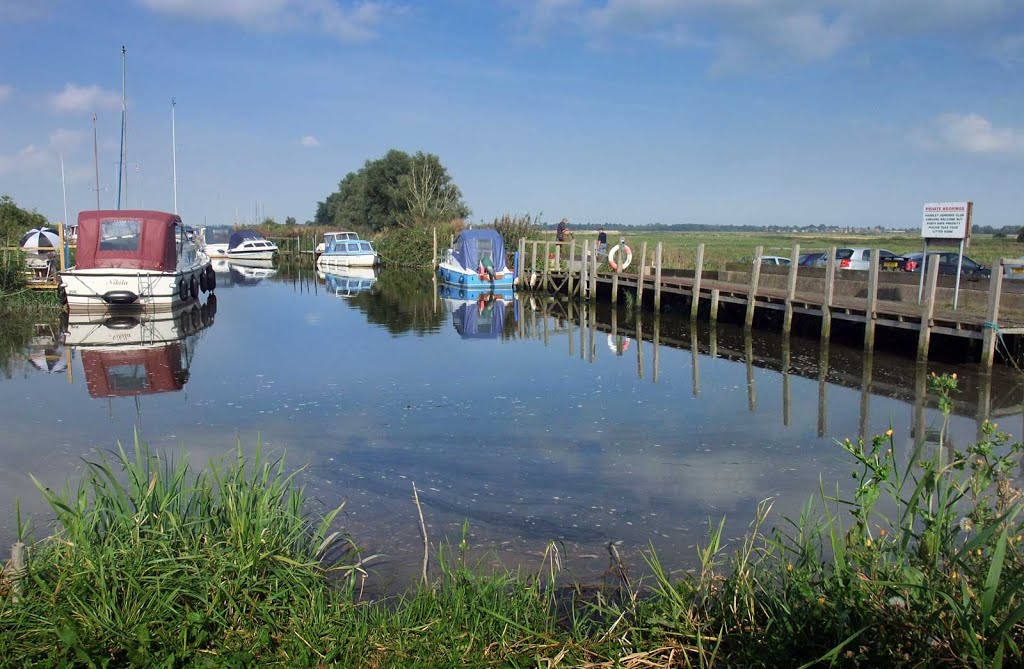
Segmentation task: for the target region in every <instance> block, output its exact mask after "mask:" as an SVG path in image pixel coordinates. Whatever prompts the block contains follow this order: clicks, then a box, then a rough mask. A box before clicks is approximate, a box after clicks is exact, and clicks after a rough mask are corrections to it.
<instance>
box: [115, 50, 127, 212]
mask: <svg viewBox="0 0 1024 669" xmlns="http://www.w3.org/2000/svg"><path fill="white" fill-rule="evenodd" d="M127 61H128V49H126V48H125V47H124V46H123V45H122V46H121V155H120V156H118V159H117V208H118V209H120V208H121V185H122V183H123V184H124V199H125V201H126V202H127V200H128V172H127V167H126V166H125V164H124V160H125V153H127V150H126V147H125V143H126V142H125V136H124V135H125V126H126V125H127V122H128V118H127V117H128V105H127V104H126V102H125V84H126V83H127V73H126V68H127Z"/></svg>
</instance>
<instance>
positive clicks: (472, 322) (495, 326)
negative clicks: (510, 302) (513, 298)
mask: <svg viewBox="0 0 1024 669" xmlns="http://www.w3.org/2000/svg"><path fill="white" fill-rule="evenodd" d="M488 298H490V299H488ZM452 324H453V325H455V331H456V332H458V333H459V335H461V336H462V338H463V339H494V338H497V337H501V334H502V332H504V331H505V302H503V301H502V300H499V299H494V297H493V296H482V297H481V299H480V300H477V301H474V302H465V303H463V304H460V305H459V307H458V308H457V309H456V310H455V312H454V313H453V314H452Z"/></svg>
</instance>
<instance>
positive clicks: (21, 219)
mask: <svg viewBox="0 0 1024 669" xmlns="http://www.w3.org/2000/svg"><path fill="white" fill-rule="evenodd" d="M48 223H49V221H47V220H46V217H45V216H43V215H42V214H40V213H39V212H36V211H28V210H26V209H22V208H21V207H19V206H18V205H17V204H16V203H15V202H14V200H13V199H12V198H11V196H10V195H3V196H0V244H2V243H3V242H4V240H9V241H10V242H11V244H16V243H17V242H18V241H19V240H20V239H21V237H22V235H24V234H25V233H26V232H28V231H29V230H31V229H32V228H41V227H43V226H44V225H47V224H48Z"/></svg>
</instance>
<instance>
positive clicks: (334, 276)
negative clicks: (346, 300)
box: [316, 267, 380, 297]
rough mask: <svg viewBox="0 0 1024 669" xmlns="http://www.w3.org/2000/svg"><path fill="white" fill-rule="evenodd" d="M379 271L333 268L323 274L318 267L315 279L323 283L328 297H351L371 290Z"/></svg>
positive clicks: (368, 268) (358, 268) (364, 268)
mask: <svg viewBox="0 0 1024 669" xmlns="http://www.w3.org/2000/svg"><path fill="white" fill-rule="evenodd" d="M379 274H380V270H379V269H377V268H376V267H335V268H332V269H331V271H329V272H325V271H323V270H321V269H320V268H319V267H318V268H317V270H316V278H317V279H318V280H320V281H321V282H323V284H324V286H325V287H326V289H327V293H328V294H329V295H333V296H335V297H352V296H353V295H355V294H357V293H362V292H364V291H367V290H370V289H371V288H373V284H374V283H375V282H376V281H377V276H378V275H379Z"/></svg>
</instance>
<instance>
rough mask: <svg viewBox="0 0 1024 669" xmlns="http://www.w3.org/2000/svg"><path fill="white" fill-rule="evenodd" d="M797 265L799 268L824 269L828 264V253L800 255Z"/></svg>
mask: <svg viewBox="0 0 1024 669" xmlns="http://www.w3.org/2000/svg"><path fill="white" fill-rule="evenodd" d="M797 264H798V265H800V267H825V266H826V265H827V264H828V253H825V252H821V253H801V254H800V260H799V261H798V262H797Z"/></svg>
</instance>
